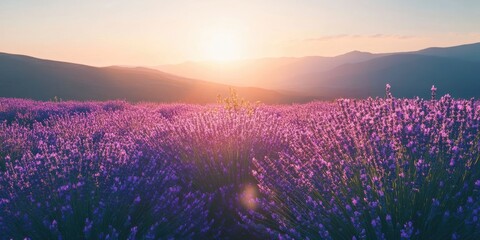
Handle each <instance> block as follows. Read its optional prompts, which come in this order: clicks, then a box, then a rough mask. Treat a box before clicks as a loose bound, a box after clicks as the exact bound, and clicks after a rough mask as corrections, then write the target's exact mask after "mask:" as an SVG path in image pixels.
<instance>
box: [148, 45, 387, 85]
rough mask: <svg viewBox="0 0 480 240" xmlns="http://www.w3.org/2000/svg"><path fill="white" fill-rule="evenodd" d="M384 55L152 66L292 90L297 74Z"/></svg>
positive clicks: (191, 75)
mask: <svg viewBox="0 0 480 240" xmlns="http://www.w3.org/2000/svg"><path fill="white" fill-rule="evenodd" d="M382 55H383V54H372V53H366V52H359V51H353V52H350V53H347V54H343V55H339V56H336V57H321V56H309V57H301V58H293V57H292V58H287V57H284V58H261V59H246V60H235V61H228V62H215V61H205V62H185V63H181V64H168V65H160V66H155V67H153V68H154V69H157V70H160V71H164V72H168V73H171V74H175V75H179V76H184V77H189V78H196V79H204V80H208V81H213V82H218V83H228V84H233V85H238V86H256V87H261V88H269V89H275V90H290V89H292V87H293V89H294V88H295V86H296V84H297V81H296V80H297V79H296V76H298V75H302V74H307V73H312V72H321V71H326V70H329V69H332V68H334V67H337V66H340V65H342V64H345V63H355V62H361V61H366V60H370V59H373V58H375V57H379V56H382Z"/></svg>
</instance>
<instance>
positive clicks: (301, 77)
mask: <svg viewBox="0 0 480 240" xmlns="http://www.w3.org/2000/svg"><path fill="white" fill-rule="evenodd" d="M259 63H261V64H259ZM156 69H160V70H162V71H165V72H169V73H174V74H178V75H183V76H188V77H193V76H195V77H196V78H198V79H208V80H209V81H216V82H223V83H230V84H235V85H247V86H257V87H263V88H269V89H275V90H279V91H282V90H288V91H297V92H301V93H303V94H308V95H313V96H318V97H321V98H324V99H334V98H339V97H356V98H365V97H369V96H372V97H374V96H384V95H385V84H386V83H390V84H391V85H392V92H393V94H394V96H396V97H414V96H420V97H424V98H428V97H429V96H430V88H431V86H432V85H435V86H437V88H438V93H439V94H441V95H443V94H446V93H450V94H451V95H452V96H454V97H463V98H469V97H478V96H480V43H474V44H466V45H461V46H455V47H446V48H428V49H424V50H420V51H414V52H402V53H385V54H372V53H366V52H358V51H353V52H350V53H347V54H343V55H340V56H336V57H316V56H312V57H302V58H273V59H254V60H241V61H233V62H230V63H220V64H215V63H211V62H210V63H209V62H199V63H196V62H188V63H183V64H177V65H163V66H157V67H156Z"/></svg>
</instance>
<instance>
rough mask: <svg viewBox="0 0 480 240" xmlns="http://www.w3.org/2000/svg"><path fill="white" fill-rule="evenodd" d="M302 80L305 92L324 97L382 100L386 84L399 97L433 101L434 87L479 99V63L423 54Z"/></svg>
mask: <svg viewBox="0 0 480 240" xmlns="http://www.w3.org/2000/svg"><path fill="white" fill-rule="evenodd" d="M299 79H301V80H302V83H303V84H302V86H301V90H302V91H303V92H305V93H309V94H313V95H319V96H323V97H325V98H339V97H348V98H366V97H370V96H371V97H375V96H380V97H382V96H385V85H386V84H387V83H389V84H390V85H391V86H392V93H393V95H394V96H396V97H415V96H420V97H423V98H430V94H431V92H430V88H431V86H432V85H435V86H436V87H437V89H438V95H439V96H441V95H444V94H447V93H448V94H450V95H452V96H453V97H459V98H470V97H478V96H480V63H476V62H471V61H466V60H458V59H452V58H445V57H437V56H427V55H421V54H395V55H390V56H385V57H379V58H375V59H372V60H369V61H366V62H361V63H354V64H345V65H342V66H339V67H337V68H334V69H332V70H329V71H326V72H322V73H312V74H308V75H302V76H299Z"/></svg>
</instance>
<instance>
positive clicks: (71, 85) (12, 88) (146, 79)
mask: <svg viewBox="0 0 480 240" xmlns="http://www.w3.org/2000/svg"><path fill="white" fill-rule="evenodd" d="M230 87H232V86H229V85H226V84H218V83H211V82H206V81H202V80H195V79H189V78H184V77H178V76H174V75H171V74H167V73H163V72H160V71H158V70H153V69H148V68H127V67H102V68H98V67H91V66H86V65H80V64H73V63H66V62H58V61H50V60H43V59H37V58H32V57H28V56H22V55H13V54H6V53H0V97H16V98H30V99H35V100H49V99H53V98H54V97H58V98H61V99H64V100H109V99H124V100H128V101H134V102H136V101H153V102H187V103H209V102H215V101H216V98H217V95H218V94H221V95H223V96H227V95H228V94H229V91H230ZM235 89H236V90H237V92H238V94H239V95H240V96H241V97H243V98H245V99H247V100H250V101H257V100H258V101H262V102H265V103H289V102H297V101H300V102H302V101H306V100H308V99H307V98H304V97H299V96H294V95H286V94H281V93H278V92H275V91H271V90H265V89H259V88H255V87H236V88H235Z"/></svg>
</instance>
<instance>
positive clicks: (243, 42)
mask: <svg viewBox="0 0 480 240" xmlns="http://www.w3.org/2000/svg"><path fill="white" fill-rule="evenodd" d="M224 39H226V40H224ZM218 42H227V43H226V46H223V48H222V47H220V48H219V43H218ZM473 42H480V1H454V0H436V1H433V0H428V1H395V2H394V1H388V2H387V1H380V0H375V1H355V0H351V1H346V0H343V1H342V0H340V1H322V0H316V1H314V0H304V1H287V0H275V1H274V0H262V1H254V0H245V1H228V0H225V1H219V0H217V1H215V0H203V1H195V0H175V1H173V0H172V1H153V0H152V1H126V0H116V1H113V0H105V1H95V0H85V1H75V2H74V1H61V0H49V1H34V0H31V1H17V0H2V1H1V2H0V52H7V53H17V54H25V55H31V56H36V57H41V58H48V59H55V60H62V61H69V62H75V63H83V64H89V65H94V66H108V65H144V66H154V65H159V64H166V63H179V62H184V61H198V60H212V59H213V60H215V59H218V60H222V58H223V57H225V56H218V52H219V51H227V52H228V51H229V53H228V56H227V57H228V59H237V58H240V59H241V58H263V57H282V56H286V57H301V56H311V55H320V56H334V55H338V54H343V53H345V52H348V51H352V50H360V51H369V52H397V51H409V50H418V49H421V48H426V47H430V46H452V45H459V44H465V43H473ZM222 49H223V50H222Z"/></svg>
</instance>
